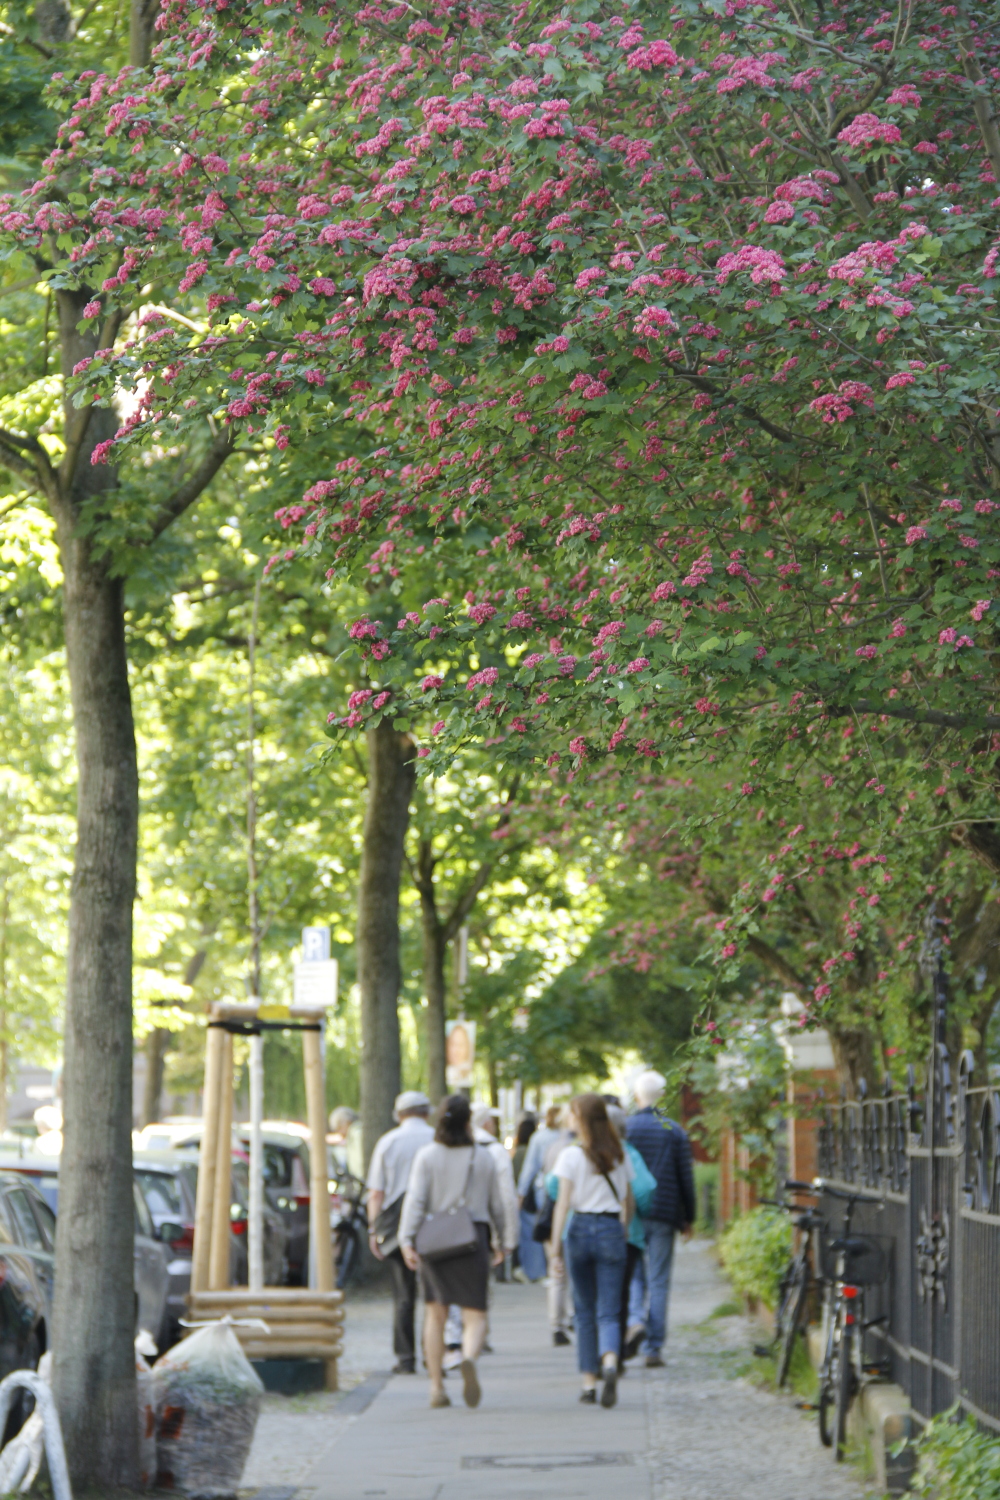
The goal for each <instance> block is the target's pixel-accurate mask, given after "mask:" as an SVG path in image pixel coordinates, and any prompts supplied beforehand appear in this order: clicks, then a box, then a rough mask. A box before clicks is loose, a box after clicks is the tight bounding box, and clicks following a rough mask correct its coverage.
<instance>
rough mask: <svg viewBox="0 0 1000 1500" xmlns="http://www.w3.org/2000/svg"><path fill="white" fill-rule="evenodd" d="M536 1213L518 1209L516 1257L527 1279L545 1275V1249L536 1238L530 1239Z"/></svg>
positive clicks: (539, 1279) (540, 1277)
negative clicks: (518, 1227) (518, 1223)
mask: <svg viewBox="0 0 1000 1500" xmlns="http://www.w3.org/2000/svg"><path fill="white" fill-rule="evenodd" d="M537 1217H538V1215H537V1214H529V1213H525V1211H524V1209H523V1208H522V1209H521V1211H520V1231H521V1232H520V1237H519V1239H518V1243H517V1248H518V1259H519V1260H520V1262H521V1270H522V1271H523V1272H524V1274H525V1276H527V1278H528V1280H529V1281H541V1279H542V1277H543V1276H544V1275H545V1270H546V1266H545V1251H544V1250H543V1249H542V1247H541V1245H540V1244H539V1243H538V1241H537V1240H535V1239H532V1230H533V1229H534V1227H535V1219H536V1218H537Z"/></svg>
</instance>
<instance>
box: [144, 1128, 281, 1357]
mask: <svg viewBox="0 0 1000 1500" xmlns="http://www.w3.org/2000/svg"><path fill="white" fill-rule="evenodd" d="M133 1166H134V1169H135V1180H136V1182H137V1183H138V1185H139V1189H140V1191H141V1193H142V1195H143V1197H144V1198H145V1200H146V1207H147V1208H148V1210H149V1213H150V1215H151V1217H152V1220H153V1224H154V1227H155V1229H156V1234H157V1237H158V1238H159V1239H160V1240H161V1241H162V1242H163V1243H164V1244H165V1245H166V1246H167V1248H168V1251H169V1256H170V1260H169V1266H168V1270H169V1276H170V1284H169V1287H168V1291H167V1307H166V1319H165V1325H164V1328H163V1330H162V1338H161V1339H160V1341H159V1343H160V1348H161V1349H166V1348H169V1347H170V1345H171V1344H175V1343H176V1342H177V1340H178V1339H179V1338H180V1336H181V1329H180V1319H181V1318H183V1317H184V1316H185V1315H186V1308H187V1296H188V1293H189V1292H190V1290H191V1252H192V1250H193V1248H194V1214H195V1202H196V1198H197V1193H198V1150H197V1147H194V1146H189V1147H188V1148H186V1149H184V1150H180V1149H179V1150H176V1151H172V1152H171V1151H136V1152H135V1153H134V1156H133ZM231 1200H232V1201H231V1203H230V1209H229V1218H230V1225H231V1230H232V1236H231V1241H230V1247H229V1280H230V1283H231V1285H233V1286H245V1285H246V1283H247V1270H248V1267H247V1238H246V1235H247V1202H248V1184H247V1166H246V1161H245V1159H244V1156H243V1153H242V1152H239V1151H234V1153H233V1176H232V1188H231ZM286 1242H287V1235H286V1233H285V1228H284V1224H283V1222H282V1220H281V1217H280V1215H279V1214H278V1213H276V1212H275V1211H274V1210H273V1209H271V1208H270V1207H266V1208H265V1212H264V1281H265V1284H266V1285H267V1286H281V1285H283V1283H284V1277H285V1274H286V1261H285V1246H286Z"/></svg>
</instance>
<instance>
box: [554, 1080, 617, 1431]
mask: <svg viewBox="0 0 1000 1500" xmlns="http://www.w3.org/2000/svg"><path fill="white" fill-rule="evenodd" d="M570 1115H571V1122H572V1125H573V1128H574V1130H575V1131H576V1133H577V1136H578V1137H579V1140H578V1142H577V1143H575V1144H574V1145H572V1146H567V1147H566V1148H565V1150H564V1151H563V1152H562V1154H561V1155H560V1157H559V1160H558V1161H557V1162H556V1167H555V1171H556V1176H557V1177H558V1178H559V1197H558V1198H557V1200H556V1207H555V1213H554V1214H553V1216H552V1246H553V1251H552V1257H553V1260H555V1259H557V1258H558V1259H559V1260H561V1259H562V1257H563V1255H565V1257H566V1263H567V1265H568V1266H569V1274H570V1277H571V1278H572V1282H573V1301H574V1304H575V1307H576V1348H577V1363H578V1365H579V1368H580V1374H581V1376H582V1380H583V1390H582V1391H581V1393H580V1400H581V1401H587V1402H591V1403H593V1402H596V1400H597V1378H598V1374H600V1376H601V1379H602V1381H603V1389H602V1391H601V1405H602V1406H614V1404H615V1401H616V1399H617V1390H616V1385H617V1380H618V1355H619V1352H620V1344H621V1334H620V1330H619V1322H618V1313H619V1308H620V1306H621V1295H622V1281H623V1279H624V1276H625V1258H626V1257H625V1233H626V1229H627V1226H628V1222H629V1220H630V1219H631V1217H632V1211H633V1202H632V1188H631V1181H632V1178H633V1176H634V1175H635V1174H634V1170H633V1167H632V1163H631V1162H630V1161H629V1159H628V1157H627V1156H626V1155H625V1152H624V1150H623V1149H622V1143H621V1141H620V1140H619V1139H618V1133H617V1131H616V1130H615V1128H614V1126H613V1125H612V1123H611V1121H610V1120H609V1119H608V1111H607V1106H606V1105H605V1103H604V1100H603V1099H602V1098H601V1096H600V1094H579V1095H577V1097H576V1098H575V1099H574V1100H573V1102H572V1104H571V1105H570ZM571 1212H572V1215H573V1217H572V1219H571V1220H570V1226H569V1229H568V1231H567V1233H566V1242H565V1247H564V1246H563V1228H564V1226H565V1224H566V1220H567V1218H568V1217H569V1214H570V1213H571Z"/></svg>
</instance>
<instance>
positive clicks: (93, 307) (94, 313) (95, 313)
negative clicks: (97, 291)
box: [83, 297, 101, 318]
mask: <svg viewBox="0 0 1000 1500" xmlns="http://www.w3.org/2000/svg"><path fill="white" fill-rule="evenodd" d="M100 315H101V304H100V302H99V301H98V299H97V298H96V297H94V298H93V300H92V301H90V302H88V303H87V305H86V307H85V308H84V309H83V316H84V317H85V318H99V317H100Z"/></svg>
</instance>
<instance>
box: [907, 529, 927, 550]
mask: <svg viewBox="0 0 1000 1500" xmlns="http://www.w3.org/2000/svg"><path fill="white" fill-rule="evenodd" d="M926 540H927V528H926V526H911V527H910V529H909V531H907V533H906V545H907V546H908V547H912V546H913V544H914V542H925V541H926Z"/></svg>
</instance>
